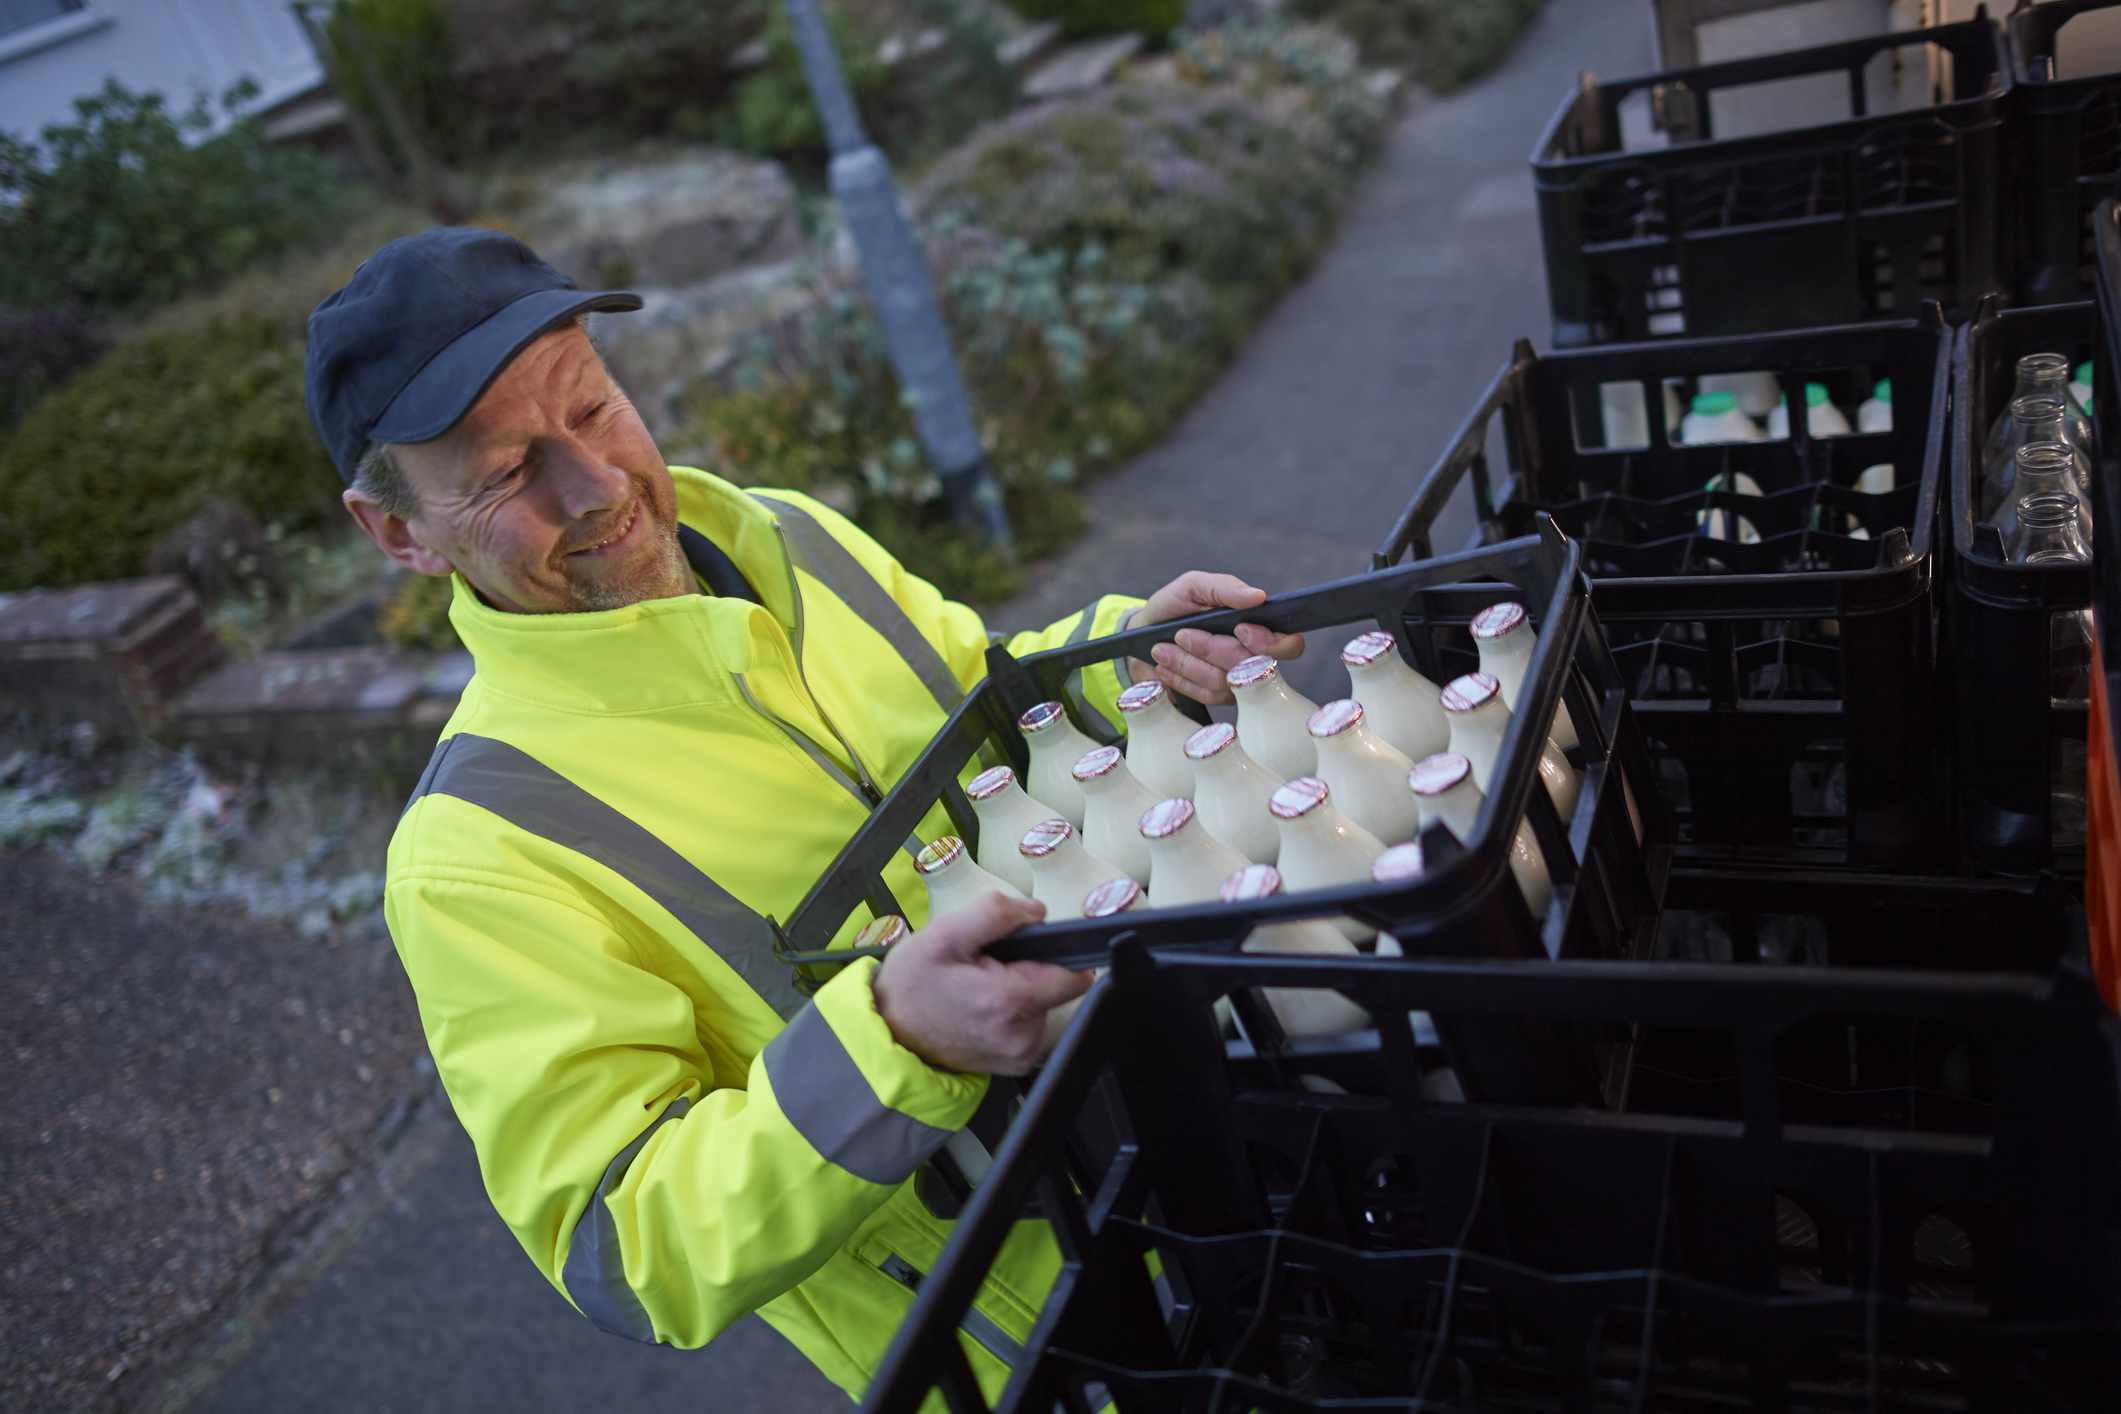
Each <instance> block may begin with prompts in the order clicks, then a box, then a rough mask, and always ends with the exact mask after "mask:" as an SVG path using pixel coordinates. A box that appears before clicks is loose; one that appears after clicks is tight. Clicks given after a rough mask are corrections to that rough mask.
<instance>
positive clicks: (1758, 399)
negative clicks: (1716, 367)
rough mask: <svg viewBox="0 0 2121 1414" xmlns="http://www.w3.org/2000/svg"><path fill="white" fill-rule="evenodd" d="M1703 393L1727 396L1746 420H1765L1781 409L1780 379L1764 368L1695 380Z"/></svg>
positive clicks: (1717, 374)
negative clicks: (1724, 394) (1728, 395)
mask: <svg viewBox="0 0 2121 1414" xmlns="http://www.w3.org/2000/svg"><path fill="white" fill-rule="evenodd" d="M1695 386H1696V387H1698V388H1699V389H1700V390H1701V391H1702V392H1704V393H1729V394H1730V395H1731V400H1732V402H1734V403H1736V404H1737V406H1738V410H1739V411H1740V412H1742V413H1744V414H1745V415H1746V416H1747V417H1766V416H1767V415H1768V413H1769V412H1771V411H1772V410H1773V409H1775V408H1778V407H1780V406H1782V380H1781V379H1779V378H1777V377H1776V376H1775V375H1774V374H1772V373H1770V372H1768V371H1767V370H1766V369H1758V370H1755V371H1753V372H1751V373H1704V374H1702V375H1701V377H1700V378H1698V379H1696V380H1695Z"/></svg>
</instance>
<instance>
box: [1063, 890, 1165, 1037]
mask: <svg viewBox="0 0 2121 1414" xmlns="http://www.w3.org/2000/svg"><path fill="white" fill-rule="evenodd" d="M1146 897H1148V895H1146V894H1144V893H1143V892H1142V886H1141V885H1140V884H1137V883H1135V882H1134V881H1133V880H1132V879H1126V878H1120V879H1108V880H1106V881H1105V882H1104V883H1102V884H1099V885H1098V886H1097V887H1096V888H1094V889H1092V890H1090V892H1089V893H1087V894H1085V895H1083V901H1082V905H1081V912H1082V916H1083V917H1085V918H1110V917H1113V916H1114V915H1115V914H1120V913H1125V912H1126V911H1127V910H1129V909H1131V908H1133V907H1134V906H1135V905H1136V904H1138V903H1140V902H1141V901H1142V900H1143V899H1144V898H1146ZM1090 975H1091V976H1092V977H1102V976H1104V975H1105V970H1104V969H1103V968H1102V967H1097V968H1092V969H1091V971H1090ZM1083 1001H1084V998H1083V997H1077V998H1076V999H1075V1000H1074V1001H1072V1002H1062V1003H1061V1004H1060V1005H1059V1006H1057V1007H1054V1008H1053V1009H1052V1010H1051V1011H1048V1012H1047V1013H1046V1052H1045V1053H1046V1054H1047V1055H1051V1054H1053V1047H1054V1046H1055V1045H1056V1044H1058V1043H1059V1041H1060V1036H1061V1032H1063V1031H1065V1030H1067V1028H1068V1023H1069V1022H1070V1021H1072V1020H1073V1019H1074V1018H1075V1014H1076V1013H1077V1012H1078V1011H1081V1010H1082V1006H1083Z"/></svg>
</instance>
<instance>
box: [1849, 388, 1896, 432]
mask: <svg viewBox="0 0 2121 1414" xmlns="http://www.w3.org/2000/svg"><path fill="white" fill-rule="evenodd" d="M1856 430H1857V431H1858V432H1890V431H1892V430H1893V380H1892V379H1890V378H1881V379H1879V380H1878V381H1877V383H1876V384H1874V385H1873V386H1872V388H1871V395H1870V396H1869V397H1867V398H1865V399H1864V400H1863V405H1862V406H1861V407H1859V408H1857V409H1856Z"/></svg>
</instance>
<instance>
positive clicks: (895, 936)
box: [852, 913, 913, 948]
mask: <svg viewBox="0 0 2121 1414" xmlns="http://www.w3.org/2000/svg"><path fill="white" fill-rule="evenodd" d="M912 936H913V930H912V929H911V928H909V927H907V926H906V920H905V919H903V918H901V917H899V916H898V915H897V914H896V913H887V914H885V915H884V916H883V917H881V918H872V919H870V920H869V921H868V922H867V923H864V924H863V925H862V930H861V931H860V932H859V933H856V934H855V935H854V942H853V944H852V946H854V947H858V948H888V947H890V946H891V945H892V944H894V943H903V942H904V941H906V939H908V938H910V937H912Z"/></svg>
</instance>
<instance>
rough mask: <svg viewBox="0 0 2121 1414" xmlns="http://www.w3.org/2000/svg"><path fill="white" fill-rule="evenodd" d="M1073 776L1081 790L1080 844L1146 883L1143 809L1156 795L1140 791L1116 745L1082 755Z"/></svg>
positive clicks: (1141, 882) (1138, 881)
mask: <svg viewBox="0 0 2121 1414" xmlns="http://www.w3.org/2000/svg"><path fill="white" fill-rule="evenodd" d="M1074 774H1075V780H1076V783H1077V784H1078V785H1080V786H1081V787H1082V788H1083V848H1084V849H1087V850H1089V851H1090V853H1092V854H1094V855H1096V856H1097V857H1098V858H1099V859H1104V860H1109V861H1111V862H1112V863H1114V864H1117V865H1118V866H1119V867H1120V868H1121V869H1123V870H1125V871H1126V872H1127V875H1128V877H1130V878H1132V879H1133V880H1134V881H1135V882H1136V883H1139V884H1144V885H1146V884H1147V883H1148V882H1149V847H1148V845H1146V844H1144V843H1143V842H1142V837H1141V818H1142V812H1143V811H1144V810H1147V809H1148V808H1149V807H1150V806H1152V805H1154V804H1156V797H1155V796H1153V795H1151V794H1149V792H1148V791H1146V790H1143V789H1142V785H1141V782H1140V781H1137V780H1136V779H1134V773H1133V772H1131V771H1129V770H1128V769H1127V760H1126V758H1124V757H1122V756H1121V755H1120V754H1119V748H1118V747H1116V746H1100V747H1096V748H1094V749H1092V750H1090V751H1086V752H1084V753H1083V758H1082V760H1080V761H1078V762H1076V763H1075V771H1074Z"/></svg>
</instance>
